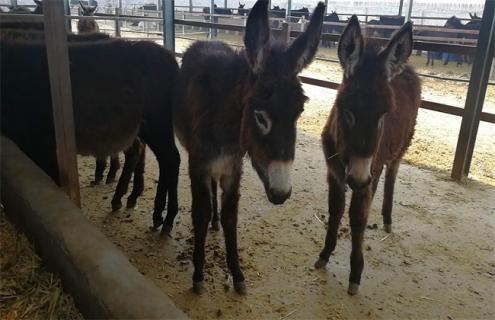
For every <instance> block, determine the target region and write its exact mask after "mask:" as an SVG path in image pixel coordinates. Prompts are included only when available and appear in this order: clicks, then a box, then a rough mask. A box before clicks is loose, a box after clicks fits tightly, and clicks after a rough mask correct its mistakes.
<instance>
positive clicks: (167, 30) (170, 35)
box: [162, 0, 175, 53]
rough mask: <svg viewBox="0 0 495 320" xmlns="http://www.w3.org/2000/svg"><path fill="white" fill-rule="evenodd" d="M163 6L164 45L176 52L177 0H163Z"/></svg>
mask: <svg viewBox="0 0 495 320" xmlns="http://www.w3.org/2000/svg"><path fill="white" fill-rule="evenodd" d="M162 6H163V38H164V39H163V45H164V46H165V48H167V49H168V50H170V51H172V52H174V53H175V22H174V20H175V17H174V9H175V1H174V0H162Z"/></svg>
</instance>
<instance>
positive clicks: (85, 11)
mask: <svg viewBox="0 0 495 320" xmlns="http://www.w3.org/2000/svg"><path fill="white" fill-rule="evenodd" d="M79 5H80V6H81V10H82V15H83V16H87V17H89V16H92V15H93V14H94V13H95V11H96V6H85V5H84V3H82V1H79Z"/></svg>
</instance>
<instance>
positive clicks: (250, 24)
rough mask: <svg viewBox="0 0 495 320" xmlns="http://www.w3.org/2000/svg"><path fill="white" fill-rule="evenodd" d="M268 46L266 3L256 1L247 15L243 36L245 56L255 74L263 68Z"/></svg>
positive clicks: (268, 28)
mask: <svg viewBox="0 0 495 320" xmlns="http://www.w3.org/2000/svg"><path fill="white" fill-rule="evenodd" d="M269 44H270V27H269V25H268V1H267V0H258V2H256V4H255V5H254V7H253V8H252V9H251V12H250V13H249V16H248V18H247V22H246V32H245V34H244V46H245V47H246V56H247V59H248V61H249V65H250V67H251V69H252V70H253V72H254V73H255V74H257V73H259V72H260V71H261V69H262V67H263V61H264V59H265V58H266V55H267V54H268V49H269Z"/></svg>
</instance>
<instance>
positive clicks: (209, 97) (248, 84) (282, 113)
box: [174, 0, 325, 293]
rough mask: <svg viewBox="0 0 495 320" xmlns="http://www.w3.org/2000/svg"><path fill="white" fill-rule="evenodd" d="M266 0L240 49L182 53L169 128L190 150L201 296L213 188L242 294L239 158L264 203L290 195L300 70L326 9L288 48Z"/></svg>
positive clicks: (211, 46) (213, 44) (204, 45)
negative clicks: (259, 185)
mask: <svg viewBox="0 0 495 320" xmlns="http://www.w3.org/2000/svg"><path fill="white" fill-rule="evenodd" d="M267 9H268V1H263V0H259V1H258V2H256V4H255V5H254V7H253V8H252V9H251V12H250V14H249V17H248V20H247V24H246V32H245V35H244V44H245V50H243V51H240V52H238V51H235V50H234V49H232V47H230V46H229V45H227V44H225V43H222V42H218V41H210V42H207V41H199V42H196V43H194V44H193V45H192V46H191V47H189V49H187V51H186V52H185V53H184V57H183V60H182V67H181V72H180V77H179V84H178V86H177V90H178V95H177V101H176V103H175V104H174V127H175V132H176V135H177V137H178V138H179V140H180V141H181V143H182V144H183V145H184V147H185V148H186V149H187V151H188V153H189V176H190V178H191V191H192V217H193V225H194V253H193V262H194V274H193V289H194V290H195V291H196V292H201V290H202V287H203V280H204V275H203V267H204V259H205V240H206V234H207V231H208V225H209V222H210V220H212V216H213V221H212V225H213V226H214V225H215V224H218V220H219V217H218V212H216V211H213V210H214V209H216V208H217V199H216V197H215V195H216V193H217V185H218V184H220V187H221V188H222V190H223V194H222V198H221V199H222V204H221V209H220V211H221V214H220V217H221V224H222V227H223V231H224V235H225V244H226V249H227V265H228V267H229V270H230V272H231V273H232V276H233V282H234V288H235V290H236V291H237V292H238V293H244V292H245V290H246V287H245V283H244V275H243V273H242V271H241V268H240V266H239V257H238V252H237V212H238V201H239V185H240V179H241V174H242V160H243V157H244V155H245V154H246V153H247V154H248V155H249V157H250V159H251V163H252V165H253V167H254V169H255V170H256V172H257V174H258V176H259V178H260V179H261V181H262V182H263V184H264V187H265V192H266V194H267V196H268V199H269V201H270V202H272V203H273V204H282V203H284V202H285V200H287V199H288V198H289V197H290V195H291V191H292V185H291V181H290V175H291V167H292V162H293V160H294V152H295V140H296V121H297V119H298V117H299V115H300V114H301V112H302V111H303V107H304V103H305V101H306V100H307V98H306V96H305V95H304V93H303V90H302V86H301V82H300V80H299V79H298V77H297V75H298V73H299V72H300V71H301V70H302V69H303V68H304V67H306V66H307V65H308V64H309V63H310V62H311V60H312V59H313V57H314V55H315V53H316V50H317V48H318V44H319V41H320V34H321V25H322V21H323V14H324V10H325V6H324V5H323V3H321V2H320V3H319V4H318V6H317V8H316V10H315V12H314V14H313V17H312V19H311V22H310V23H309V26H308V28H307V30H306V31H305V32H304V33H303V34H302V35H301V36H299V37H298V38H297V39H296V40H295V41H294V42H293V43H292V45H291V46H290V47H289V48H287V47H286V45H285V43H272V42H271V39H270V27H269V21H268V10H267Z"/></svg>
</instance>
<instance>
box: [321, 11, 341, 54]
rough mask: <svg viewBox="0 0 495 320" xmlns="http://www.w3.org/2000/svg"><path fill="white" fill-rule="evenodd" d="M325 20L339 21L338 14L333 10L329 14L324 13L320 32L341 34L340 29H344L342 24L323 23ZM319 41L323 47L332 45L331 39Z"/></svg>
mask: <svg viewBox="0 0 495 320" xmlns="http://www.w3.org/2000/svg"><path fill="white" fill-rule="evenodd" d="M325 22H341V21H340V18H339V15H338V14H337V12H335V11H332V12H331V13H330V14H329V15H326V16H325V17H324V18H323V29H322V33H329V34H341V33H342V31H343V30H344V26H337V25H331V24H325ZM321 42H322V45H323V46H324V47H327V48H329V47H331V46H332V45H333V41H328V40H322V41H321Z"/></svg>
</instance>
